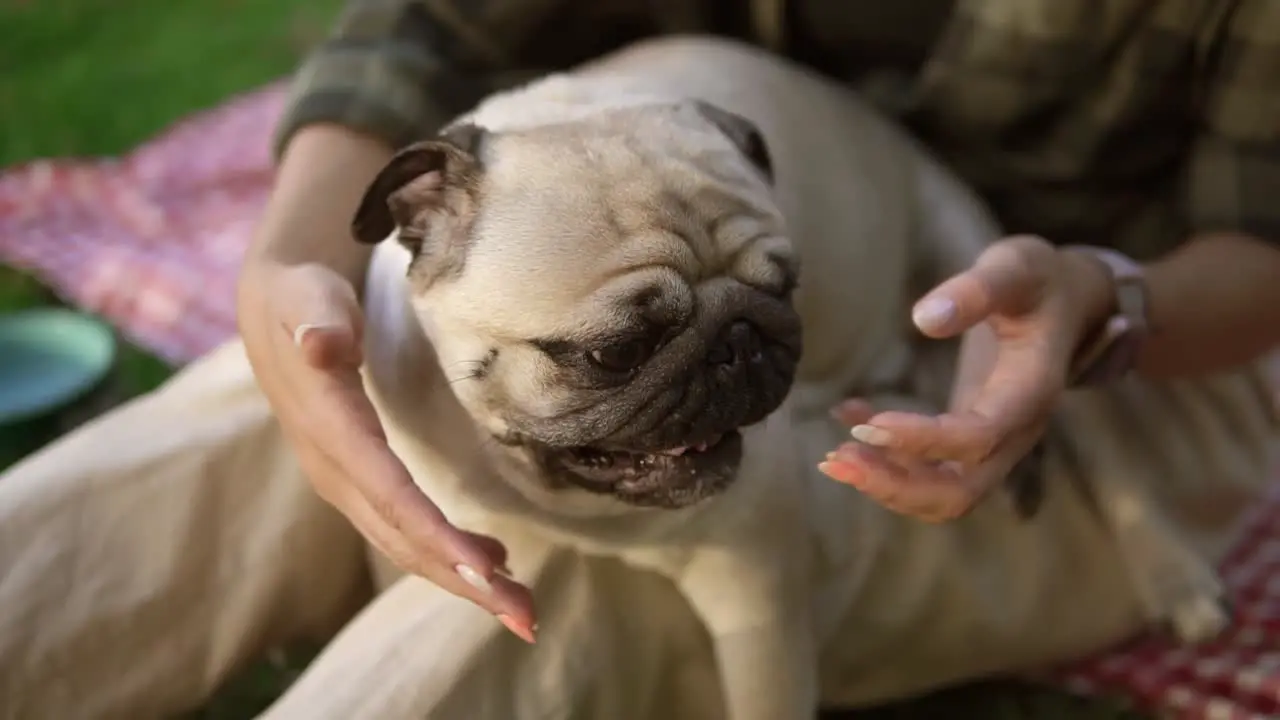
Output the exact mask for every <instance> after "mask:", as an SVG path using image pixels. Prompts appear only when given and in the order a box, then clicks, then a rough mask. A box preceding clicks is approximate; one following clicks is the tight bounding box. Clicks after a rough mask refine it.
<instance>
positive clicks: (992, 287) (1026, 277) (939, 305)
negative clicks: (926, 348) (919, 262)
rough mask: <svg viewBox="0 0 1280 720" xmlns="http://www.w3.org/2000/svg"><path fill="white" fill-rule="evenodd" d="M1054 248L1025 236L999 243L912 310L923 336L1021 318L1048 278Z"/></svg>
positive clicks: (958, 332)
mask: <svg viewBox="0 0 1280 720" xmlns="http://www.w3.org/2000/svg"><path fill="white" fill-rule="evenodd" d="M1053 267H1054V250H1053V247H1052V246H1051V245H1049V243H1048V242H1046V241H1045V240H1043V239H1041V238H1038V237H1034V236H1029V235H1024V236H1015V237H1011V238H1008V239H1006V240H1002V241H1000V242H998V243H996V244H994V245H992V246H991V247H989V248H987V250H986V251H985V252H983V253H982V255H980V256H979V257H978V260H977V261H976V262H975V263H974V265H973V267H972V268H970V269H969V270H966V271H965V272H962V273H960V274H959V275H956V276H954V277H952V278H951V279H949V280H947V281H945V282H943V283H942V284H941V285H939V286H938V287H936V288H934V289H933V290H932V291H930V292H929V293H928V294H926V295H925V296H924V297H923V298H921V299H920V301H919V302H917V303H916V304H915V307H914V308H913V309H912V315H911V317H912V320H913V321H914V322H915V324H916V327H918V328H919V329H920V331H921V332H923V333H924V334H925V335H928V336H930V337H935V338H943V337H953V336H955V335H958V334H960V333H962V332H964V331H966V330H968V329H969V328H971V327H973V326H974V325H977V324H978V323H980V322H982V321H983V320H986V319H987V318H988V317H990V316H991V315H993V314H997V313H1000V314H1006V315H1010V316H1016V315H1022V314H1024V313H1026V312H1029V311H1030V310H1032V309H1034V308H1035V306H1036V305H1037V303H1038V302H1039V299H1040V297H1041V296H1042V295H1043V293H1044V290H1045V288H1046V287H1047V286H1048V284H1049V281H1050V279H1051V277H1052V272H1053Z"/></svg>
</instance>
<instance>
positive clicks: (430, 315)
mask: <svg viewBox="0 0 1280 720" xmlns="http://www.w3.org/2000/svg"><path fill="white" fill-rule="evenodd" d="M353 228H354V233H355V235H356V236H357V238H359V239H360V240H361V241H363V242H366V243H379V244H378V246H377V248H376V250H375V254H374V260H373V265H372V267H371V269H370V274H369V277H368V282H367V288H366V291H365V292H366V295H365V306H366V312H367V318H368V321H367V327H366V331H365V357H366V365H365V368H364V375H365V382H366V385H367V388H368V390H369V393H370V397H371V398H372V399H373V400H374V402H375V405H376V406H377V408H378V412H379V415H380V417H381V419H382V421H383V424H384V426H385V427H386V431H387V436H388V440H389V443H390V444H391V447H392V448H393V449H394V450H395V452H396V453H397V454H398V455H399V457H400V458H401V459H402V460H403V461H404V462H405V464H406V466H407V467H408V468H409V470H410V471H411V473H412V474H413V476H414V478H415V480H416V482H417V483H419V484H420V486H421V487H422V489H423V490H424V491H425V492H426V493H427V494H428V495H429V496H430V497H431V498H432V499H433V500H434V501H436V502H437V504H439V505H440V506H441V508H442V509H443V510H444V512H445V513H446V514H447V515H448V516H449V517H450V518H451V520H452V521H453V522H455V523H456V524H458V525H459V526H461V527H465V528H467V529H473V530H477V531H480V532H485V533H488V534H491V535H493V536H495V537H498V538H499V539H507V540H509V541H510V540H511V539H513V538H518V542H509V543H508V544H509V547H510V549H511V552H512V558H511V565H512V569H513V571H514V572H515V575H516V577H517V578H518V579H522V580H529V581H531V580H532V579H533V576H534V575H535V574H536V573H533V571H532V570H531V569H530V568H532V567H533V565H534V564H536V563H534V562H533V561H529V562H525V560H524V558H533V557H540V556H545V554H546V552H547V551H548V550H549V549H551V548H571V549H573V550H574V551H576V552H581V553H584V554H587V555H607V556H612V557H616V558H619V559H621V560H623V561H624V562H625V563H627V564H628V565H629V566H631V567H633V568H635V569H636V572H643V571H649V572H656V573H658V574H660V575H662V576H664V577H666V578H669V579H670V580H671V581H672V582H673V583H674V584H675V586H676V587H677V588H678V589H679V592H680V594H681V595H682V596H683V598H684V599H685V600H686V601H687V602H688V604H689V606H690V607H691V608H692V610H693V612H694V613H695V614H696V616H697V618H698V619H699V621H700V622H701V623H702V624H703V625H704V626H705V628H706V630H707V633H708V635H709V637H710V639H711V645H712V648H713V656H714V658H713V659H714V662H715V665H716V668H717V671H718V676H719V679H720V682H721V684H722V688H723V693H724V703H725V716H726V717H727V718H729V719H730V720H800V719H801V718H805V719H808V718H811V717H813V714H814V712H815V709H816V708H818V707H819V706H820V705H822V704H828V705H861V704H866V703H869V702H878V701H881V700H885V699H889V698H894V697H900V696H903V695H906V694H910V693H914V692H919V691H922V690H928V689H931V688H934V687H938V686H940V685H944V684H947V683H952V682H956V681H959V680H963V679H966V678H969V677H975V676H981V675H988V674H993V673H999V672H1008V671H1014V670H1021V669H1024V668H1027V667H1035V666H1037V665H1040V664H1043V663H1048V662H1056V661H1061V660H1065V659H1071V658H1075V657H1079V656H1080V655H1082V654H1084V653H1088V652H1092V651H1095V650H1098V649H1101V648H1104V647H1106V646H1107V645H1109V644H1111V643H1114V642H1116V641H1119V640H1121V639H1123V638H1125V637H1127V636H1129V635H1131V634H1133V633H1134V632H1137V631H1139V630H1140V629H1142V628H1144V627H1146V626H1147V625H1149V624H1150V623H1151V622H1153V621H1164V622H1169V623H1172V624H1173V626H1174V628H1175V630H1176V631H1177V632H1178V633H1179V634H1180V635H1181V636H1183V637H1185V638H1186V639H1189V640H1195V639H1200V638H1203V637H1206V636H1211V635H1212V634H1214V633H1215V632H1217V631H1218V630H1219V629H1221V627H1222V626H1223V624H1224V623H1225V620H1226V615H1225V614H1224V611H1223V610H1222V608H1221V605H1220V603H1219V602H1218V601H1219V595H1220V587H1219V584H1218V581H1217V578H1216V576H1215V575H1214V574H1213V572H1212V569H1211V562H1212V561H1213V560H1214V559H1215V557H1216V555H1215V553H1220V552H1221V549H1222V548H1223V547H1225V544H1224V541H1223V540H1222V538H1223V537H1224V534H1225V533H1226V532H1227V530H1226V528H1227V525H1228V523H1226V522H1225V521H1223V520H1221V519H1220V518H1219V519H1216V520H1209V519H1206V518H1204V517H1196V516H1195V513H1194V512H1190V511H1189V507H1190V506H1194V505H1195V502H1193V501H1192V500H1194V498H1200V497H1204V496H1205V493H1207V492H1208V491H1209V490H1211V489H1212V490H1215V491H1216V490H1221V489H1222V488H1247V489H1249V490H1252V489H1254V488H1256V487H1260V486H1261V484H1262V482H1263V479H1264V478H1265V458H1264V455H1263V453H1262V450H1263V449H1265V447H1266V446H1267V445H1268V443H1269V442H1270V434H1269V433H1270V432H1271V428H1272V427H1273V426H1272V425H1271V424H1270V423H1271V418H1270V416H1269V415H1268V414H1267V408H1268V407H1269V406H1267V398H1266V397H1265V393H1263V394H1262V395H1260V396H1259V399H1258V400H1257V402H1255V401H1254V394H1253V391H1252V390H1250V387H1252V386H1251V385H1250V382H1251V380H1249V379H1248V378H1244V377H1236V376H1230V377H1222V378H1214V379H1212V380H1210V381H1206V382H1201V383H1182V384H1166V385H1158V384H1155V383H1149V382H1145V381H1134V382H1133V383H1128V384H1124V385H1123V386H1122V387H1119V388H1117V389H1110V388H1109V389H1103V390H1096V391H1092V390H1091V391H1087V392H1081V393H1078V394H1076V395H1075V396H1073V397H1072V398H1071V399H1069V400H1068V402H1067V403H1066V404H1065V406H1064V408H1063V410H1062V412H1061V414H1060V417H1059V418H1058V422H1057V424H1056V425H1055V430H1053V431H1052V436H1051V437H1050V438H1049V439H1048V441H1047V445H1046V450H1045V453H1044V457H1043V463H1042V466H1041V467H1040V468H1038V469H1037V473H1038V476H1037V477H1038V478H1039V480H1040V481H1041V482H1042V483H1043V484H1044V485H1045V497H1044V499H1043V502H1042V503H1041V504H1040V507H1039V510H1038V512H1036V513H1035V515H1034V517H1031V518H1027V517H1024V515H1023V514H1022V513H1019V512H1018V511H1017V509H1016V508H1015V507H1014V506H1013V505H1012V504H1011V503H1007V502H1003V501H1001V500H1000V499H999V498H995V499H993V500H992V501H991V502H987V503H985V504H984V505H982V506H981V507H979V508H978V509H977V510H975V511H974V512H973V513H971V514H970V515H969V516H967V517H965V518H963V519H961V520H959V521H956V522H953V523H948V524H945V525H929V524H925V523H920V522H916V521H913V520H911V519H908V518H903V517H899V516H896V515H894V514H892V513H890V512H888V511H886V510H884V509H882V508H880V507H878V506H877V505H875V504H874V503H873V502H871V501H870V500H868V499H866V498H864V497H863V496H861V495H860V494H859V493H857V491H855V490H853V489H851V488H849V487H845V486H842V485H840V484H838V483H835V482H832V481H830V480H829V479H827V478H825V477H823V476H822V475H821V474H820V473H818V471H817V470H816V468H815V464H816V462H817V461H818V460H820V459H821V458H822V457H823V456H824V454H825V453H826V451H828V450H830V449H832V448H834V447H835V446H836V445H837V444H839V443H840V442H842V441H843V440H844V439H845V438H846V437H847V429H846V428H843V427H842V426H840V424H839V423H837V422H836V421H834V420H833V419H831V418H830V417H829V416H828V408H829V407H830V406H832V405H833V404H834V403H835V402H837V401H839V400H841V399H842V398H844V397H847V396H848V395H851V394H856V395H861V396H865V397H869V398H871V399H872V400H873V401H874V402H876V403H877V404H878V405H880V406H881V407H901V408H912V409H919V410H930V411H937V410H940V409H942V408H943V407H944V406H945V404H946V401H947V394H948V392H949V388H950V383H951V380H952V376H953V371H954V367H953V366H954V362H955V352H956V347H955V344H954V343H947V342H937V341H929V342H924V341H922V340H921V339H919V338H918V337H916V336H915V335H914V334H913V333H912V331H911V329H910V327H909V324H908V317H909V306H910V303H911V301H912V300H913V299H914V298H915V297H916V296H918V294H919V293H920V292H922V291H924V290H925V289H927V288H928V287H930V286H932V285H933V284H935V283H936V282H938V281H940V280H941V279H943V278H945V277H947V276H949V275H950V274H953V273H955V272H958V271H960V270H961V269H963V268H965V267H967V266H968V265H969V264H970V263H971V262H972V261H973V259H974V258H975V257H976V256H977V254H978V253H979V252H980V251H981V250H982V248H983V247H984V245H986V244H987V243H989V242H991V241H992V240H994V239H996V238H997V237H998V236H999V229H998V227H997V225H996V224H995V222H994V221H993V220H992V219H991V218H990V217H989V216H988V214H987V213H986V212H985V210H984V209H983V208H982V206H981V204H980V203H979V201H978V200H977V199H976V198H975V197H974V196H972V195H971V194H970V193H969V192H968V191H967V190H966V189H965V188H964V187H963V186H962V185H961V184H960V183H959V182H958V181H957V180H956V179H955V178H953V177H952V176H951V175H950V174H949V173H948V172H947V171H946V170H944V169H943V168H942V167H941V166H940V165H939V164H938V163H937V162H935V161H934V160H933V159H932V158H931V157H930V156H929V155H928V154H927V153H926V152H924V151H923V150H922V149H921V148H920V147H918V146H917V145H916V144H915V143H914V142H913V141H912V140H911V139H910V138H908V137H907V136H906V135H904V134H903V133H901V132H899V131H898V130H896V129H895V128H894V127H893V126H892V125H891V124H890V123H889V122H886V121H885V120H884V119H882V118H881V117H880V116H879V115H878V114H877V113H876V112H875V111H874V110H872V109H871V108H870V107H868V106H867V105H866V104H864V103H863V102H861V101H859V100H858V99H857V98H856V97H855V96H854V95H853V94H852V93H850V92H849V91H848V90H846V89H843V88H840V87H837V86H835V85H833V84H831V83H828V82H827V81H825V80H823V79H820V78H818V77H817V76H815V75H813V74H811V73H809V72H808V71H805V70H803V69H801V68H799V67H798V66H795V65H793V64H790V63H788V62H787V61H785V60H782V59H779V58H777V57H774V56H771V55H769V54H766V53H764V52H763V51H760V50H756V49H753V48H750V47H747V46H745V45H740V44H737V43H735V42H732V41H727V40H714V39H708V38H666V39H662V40H656V41H648V42H645V43H642V44H639V45H636V46H633V47H631V48H628V49H626V50H624V51H621V52H618V53H615V54H613V55H610V56H608V57H606V58H603V59H600V60H598V61H595V62H592V63H589V64H587V65H585V66H583V67H581V68H578V69H577V70H574V71H572V72H569V73H565V74H560V75H554V76H551V77H548V78H545V79H542V80H539V81H536V82H534V83H532V84H530V85H527V86H524V87H522V88H518V89H515V90H512V91H509V92H505V93H501V94H498V95H496V96H493V97H491V98H489V99H488V100H486V101H484V102H483V103H482V104H480V105H479V106H478V107H477V108H476V109H475V110H474V111H472V112H470V113H468V114H466V115H464V116H462V117H460V118H458V119H457V120H456V121H455V122H453V123H452V124H451V125H450V126H449V127H447V128H446V129H445V131H443V132H442V133H441V134H440V136H439V137H436V138H434V139H431V140H428V141H425V142H421V143H418V144H415V145H412V146H409V147H407V148H405V149H403V150H401V151H400V152H399V153H398V154H397V155H396V156H395V157H394V158H393V159H392V160H391V161H390V163H389V164H388V165H387V166H386V168H385V169H384V170H383V171H382V172H381V174H379V175H378V177H377V178H376V179H375V180H374V181H373V183H372V185H371V186H370V188H369V190H368V193H367V195H366V196H365V198H364V201H363V203H362V204H361V205H360V207H359V210H358V212H357V214H356V217H355V219H354V223H353ZM1264 406H1267V407H1264ZM1181 411H1185V413H1183V415H1182V416H1180V415H1179V413H1180V412H1181ZM1129 423H1138V424H1140V425H1141V426H1142V427H1143V432H1142V433H1139V435H1141V437H1139V438H1137V439H1134V438H1133V437H1129V438H1127V441H1122V438H1124V436H1125V434H1126V432H1127V431H1126V430H1125V428H1126V427H1128V424H1129ZM1128 434H1129V435H1130V436H1132V435H1133V433H1128ZM1168 443H1175V444H1177V447H1179V448H1181V450H1180V455H1179V457H1180V458H1181V462H1182V463H1183V465H1181V466H1179V465H1178V464H1177V463H1172V462H1166V461H1164V460H1160V459H1153V455H1160V453H1161V452H1163V451H1160V452H1157V450H1156V448H1161V447H1167V446H1168V445H1167V444H1168ZM1224 461H1225V462H1224ZM1211 463H1214V464H1212V465H1211ZM1209 467H1213V468H1215V469H1214V470H1213V472H1212V473H1211V475H1212V477H1211V478H1210V477H1203V476H1198V475H1197V473H1198V472H1199V473H1202V472H1203V471H1204V470H1205V469H1206V468H1209ZM1184 468H1186V469H1184ZM1189 498H1190V499H1191V500H1189ZM1206 528H1207V529H1206ZM1198 530H1203V532H1200V533H1199V534H1197V532H1198ZM457 602H458V603H462V601H461V600H459V601H457ZM639 611H640V612H643V611H644V609H643V608H641V609H640V610H639ZM542 632H543V633H544V634H545V633H555V632H556V628H555V627H544V628H543V629H542Z"/></svg>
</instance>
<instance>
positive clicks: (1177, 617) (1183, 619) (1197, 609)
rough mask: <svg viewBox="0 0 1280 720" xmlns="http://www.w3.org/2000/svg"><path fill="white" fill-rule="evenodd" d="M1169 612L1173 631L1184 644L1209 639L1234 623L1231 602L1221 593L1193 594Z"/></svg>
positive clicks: (1168, 622) (1169, 626)
mask: <svg viewBox="0 0 1280 720" xmlns="http://www.w3.org/2000/svg"><path fill="white" fill-rule="evenodd" d="M1168 615H1169V617H1168V621H1167V625H1166V626H1167V628H1168V631H1169V633H1170V634H1171V635H1172V636H1173V637H1174V639H1176V640H1177V641H1178V642H1180V643H1183V644H1184V645H1195V644H1197V643H1202V642H1208V641H1209V640H1212V639H1214V638H1215V637H1217V636H1218V635H1219V634H1221V633H1222V631H1224V630H1226V629H1227V627H1228V626H1229V625H1230V624H1231V609H1230V605H1229V604H1228V603H1227V601H1226V599H1225V598H1223V597H1221V596H1219V597H1209V596H1207V595H1197V596H1190V597H1188V598H1186V600H1185V601H1182V602H1178V603H1177V604H1175V605H1174V606H1173V607H1172V608H1170V609H1169V611H1168Z"/></svg>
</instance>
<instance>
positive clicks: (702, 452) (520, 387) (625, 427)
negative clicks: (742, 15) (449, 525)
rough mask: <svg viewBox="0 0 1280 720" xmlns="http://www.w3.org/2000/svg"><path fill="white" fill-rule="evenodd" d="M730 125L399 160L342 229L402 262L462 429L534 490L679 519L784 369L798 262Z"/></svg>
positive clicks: (675, 111)
mask: <svg viewBox="0 0 1280 720" xmlns="http://www.w3.org/2000/svg"><path fill="white" fill-rule="evenodd" d="M771 174H772V168H771V163H770V158H769V153H768V149H767V148H766V145H765V143H764V141H763V139H762V138H761V135H760V133H759V132H758V131H757V129H756V128H755V127H754V126H753V125H752V124H751V123H750V122H749V121H747V120H745V119H744V118H741V117H739V116H737V115H734V114H731V113H728V112H726V111H724V110H721V109H718V108H715V107H712V106H710V105H707V104H705V103H701V102H683V103H673V104H655V105H648V106H642V107H633V108H625V109H620V110H615V111H609V112H603V113H599V114H596V115H592V116H589V117H586V118H583V119H581V120H578V121H573V122H568V123H564V124H561V125H551V126H541V127H536V128H532V129H528V130H519V131H511V132H489V131H486V130H483V129H480V128H477V127H475V126H472V125H460V126H456V127H454V128H452V129H449V130H447V131H446V132H445V133H443V134H442V135H441V136H440V137H439V138H437V139H435V140H432V141H429V142H423V143H419V144H416V145H413V146H410V147H408V148H406V149H404V150H402V151H401V152H400V153H398V154H397V155H396V156H395V158H394V159H393V160H392V161H391V162H390V163H389V164H388V165H387V166H386V168H385V169H384V170H383V171H382V172H381V174H380V175H379V176H378V177H377V178H376V180H374V182H373V183H372V185H371V186H370V188H369V190H368V192H367V194H366V196H365V198H364V201H363V203H362V204H361V206H360V208H359V210H358V212H357V215H356V218H355V221H354V224H353V227H354V232H355V235H356V236H357V237H358V238H359V239H360V240H361V241H363V242H368V243H374V242H379V241H381V240H382V239H383V238H386V237H388V236H390V235H391V234H392V233H396V234H397V235H398V239H399V241H400V242H401V243H403V244H404V245H405V246H406V247H407V248H408V249H409V251H410V253H411V255H412V261H411V264H410V269H409V285H410V287H411V288H412V293H413V298H412V301H413V304H414V307H415V310H416V314H417V316H418V317H419V319H420V320H421V321H422V322H423V324H424V327H425V328H426V329H427V332H428V334H429V335H430V337H431V338H432V342H433V344H434V345H435V349H436V352H437V353H438V355H439V359H440V364H441V366H442V367H443V368H444V370H445V373H446V374H447V375H448V376H449V379H450V381H451V382H452V387H453V388H454V390H455V392H456V394H457V395H458V397H459V399H460V401H461V402H462V404H463V405H464V406H465V407H466V408H467V410H468V412H469V413H470V414H471V415H472V416H473V418H474V419H475V421H476V422H477V423H478V424H479V426H480V427H482V428H483V429H484V430H486V431H487V432H488V433H490V434H492V435H493V436H494V437H495V438H496V439H497V440H498V442H500V443H501V444H503V445H504V446H506V447H508V448H510V449H511V451H512V452H515V453H517V454H520V455H521V456H522V457H523V458H524V459H525V460H527V462H528V463H529V464H530V466H531V467H533V468H534V469H535V470H536V471H537V472H538V473H539V474H540V475H541V477H542V478H543V480H544V481H546V482H547V483H549V484H552V485H553V486H556V485H559V486H563V485H564V484H565V483H568V484H571V485H574V486H577V487H581V488H584V489H586V490H590V491H594V492H598V493H602V494H607V495H611V496H614V497H616V498H618V499H619V500H622V501H623V502H626V503H629V504H632V505H639V506H651V507H683V506H686V505H689V504H692V503H694V502H697V501H698V500H700V499H703V498H705V497H708V496H710V495H712V494H714V493H716V492H718V491H719V490H721V489H723V488H725V487H726V486H727V485H728V484H729V483H730V482H732V480H733V478H734V477H735V475H736V473H737V466H738V463H739V461H740V458H741V453H742V442H741V435H740V434H739V429H740V428H742V427H744V426H747V425H752V424H754V423H757V422H759V421H761V420H763V419H764V418H765V417H766V416H767V415H768V414H770V413H771V412H773V411H774V410H775V409H776V408H778V406H779V405H780V404H781V403H782V401H783V399H784V397H785V396H786V395H787V393H788V391H789V390H790V387H791V383H792V381H793V379H794V376H795V372H796V366H797V361H798V359H799V356H800V349H801V338H800V320H799V317H798V315H797V313H796V311H795V309H794V308H793V306H792V302H791V295H792V291H793V290H794V288H795V285H796V282H797V274H798V266H797V265H798V262H797V257H796V253H795V252H794V250H793V248H792V245H791V243H790V241H789V240H788V238H787V236H786V234H785V230H784V228H783V223H782V219H781V217H780V214H779V212H778V210H777V208H776V206H775V204H774V202H773V199H772V192H771Z"/></svg>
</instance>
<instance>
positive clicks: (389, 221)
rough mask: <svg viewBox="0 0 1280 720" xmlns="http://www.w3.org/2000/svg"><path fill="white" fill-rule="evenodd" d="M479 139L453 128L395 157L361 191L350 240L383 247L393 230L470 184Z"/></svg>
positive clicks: (471, 130)
mask: <svg viewBox="0 0 1280 720" xmlns="http://www.w3.org/2000/svg"><path fill="white" fill-rule="evenodd" d="M484 137H485V130H484V129H483V128H479V127H476V126H475V125H470V124H464V125H457V126H454V127H452V128H449V129H447V130H446V131H445V132H443V133H441V134H440V136H439V138H437V139H435V140H427V141H424V142H418V143H414V144H412V145H408V146H406V147H405V148H404V149H402V150H400V151H399V152H397V153H396V154H395V155H394V156H393V157H392V158H391V160H390V161H389V162H388V163H387V164H386V166H385V167H383V168H382V170H381V171H379V172H378V175H377V176H376V177H374V179H373V182H372V183H370V184H369V187H368V189H367V190H365V193H364V197H363V198H362V199H361V200H360V205H359V207H358V208H357V209H356V214H355V217H354V218H352V220H351V234H352V235H354V236H355V238H356V240H358V241H360V242H362V243H366V244H370V245H372V244H375V243H379V242H382V240H384V239H385V238H386V237H387V236H388V235H390V234H391V233H392V232H393V231H394V230H395V229H396V228H397V227H400V228H404V227H406V226H408V225H410V223H411V222H412V221H413V220H414V218H416V217H417V216H418V215H420V214H421V213H422V212H424V211H426V210H431V209H434V208H436V207H438V206H439V204H440V203H441V202H443V201H444V199H445V195H446V190H448V189H449V188H450V187H455V186H457V185H459V184H466V185H470V184H472V183H474V180H475V178H476V176H477V175H478V173H479V170H480V151H481V145H482V144H483V141H484ZM467 189H469V188H467Z"/></svg>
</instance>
